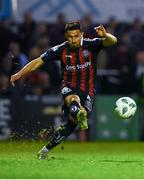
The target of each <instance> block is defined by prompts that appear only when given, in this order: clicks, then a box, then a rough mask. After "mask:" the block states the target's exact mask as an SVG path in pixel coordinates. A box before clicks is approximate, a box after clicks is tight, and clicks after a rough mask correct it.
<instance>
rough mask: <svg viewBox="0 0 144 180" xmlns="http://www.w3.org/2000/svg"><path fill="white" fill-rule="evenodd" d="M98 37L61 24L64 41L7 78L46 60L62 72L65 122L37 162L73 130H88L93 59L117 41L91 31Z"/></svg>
mask: <svg viewBox="0 0 144 180" xmlns="http://www.w3.org/2000/svg"><path fill="white" fill-rule="evenodd" d="M95 30H96V33H97V35H98V36H99V37H100V38H94V39H85V38H83V31H82V27H81V25H80V23H79V22H70V23H67V24H66V25H65V37H66V39H67V41H65V42H64V43H62V44H60V45H57V46H54V47H52V48H50V49H48V51H47V52H45V53H44V54H42V55H41V56H40V57H38V58H36V59H34V60H32V61H31V62H29V63H28V64H27V65H26V66H25V67H23V68H22V69H21V70H20V71H19V72H17V73H16V74H14V75H12V76H11V79H10V81H11V83H12V85H14V82H15V81H16V80H18V79H20V78H21V77H23V76H24V75H26V74H28V73H30V72H32V71H34V70H36V69H37V68H39V67H40V66H41V65H43V64H45V63H46V62H47V61H56V60H58V61H60V62H61V71H62V87H61V93H62V96H63V102H64V103H63V112H64V117H65V118H66V119H67V121H66V123H65V124H64V125H62V126H61V127H60V128H59V129H58V130H57V131H56V132H55V134H54V136H53V138H52V139H51V140H50V142H49V143H48V144H47V145H46V146H44V147H43V148H42V149H41V150H40V151H39V153H38V158H39V159H47V154H48V153H49V152H50V150H51V149H53V148H54V147H55V146H57V145H58V144H60V142H61V141H62V140H64V139H65V138H67V137H68V136H69V135H70V134H71V133H72V132H73V131H74V129H75V128H76V127H77V125H79V126H80V128H81V129H88V115H89V114H90V112H91V110H92V105H93V100H94V97H95V90H96V83H95V82H96V58H97V55H98V53H99V51H100V50H101V49H102V48H104V47H109V46H112V45H114V44H115V43H116V42H117V39H116V37H114V36H113V35H111V34H109V33H107V32H106V30H105V28H104V27H103V26H102V25H100V26H98V27H96V28H95Z"/></svg>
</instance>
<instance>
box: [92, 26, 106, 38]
mask: <svg viewBox="0 0 144 180" xmlns="http://www.w3.org/2000/svg"><path fill="white" fill-rule="evenodd" d="M94 29H95V30H96V33H97V34H98V36H100V37H106V35H107V32H106V29H105V28H104V26H103V25H100V26H98V27H95V28H94Z"/></svg>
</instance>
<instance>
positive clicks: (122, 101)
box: [115, 97, 137, 119]
mask: <svg viewBox="0 0 144 180" xmlns="http://www.w3.org/2000/svg"><path fill="white" fill-rule="evenodd" d="M136 109H137V105H136V103H135V101H134V100H133V99H132V98H130V97H121V98H119V99H118V100H117V101H116V107H115V111H116V113H117V114H118V115H119V116H120V117H121V118H123V119H129V118H131V117H132V116H134V115H135V113H136Z"/></svg>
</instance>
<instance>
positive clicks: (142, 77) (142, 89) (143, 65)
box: [135, 49, 144, 103]
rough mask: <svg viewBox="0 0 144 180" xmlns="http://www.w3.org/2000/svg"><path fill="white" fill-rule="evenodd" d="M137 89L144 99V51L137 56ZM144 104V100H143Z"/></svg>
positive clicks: (140, 51)
mask: <svg viewBox="0 0 144 180" xmlns="http://www.w3.org/2000/svg"><path fill="white" fill-rule="evenodd" d="M136 64H137V65H136V71H135V72H136V73H135V78H136V87H137V93H138V94H139V95H140V96H141V97H143V98H144V49H142V50H139V51H138V52H137V54H136ZM143 103H144V99H143Z"/></svg>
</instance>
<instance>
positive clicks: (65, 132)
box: [46, 120, 77, 150]
mask: <svg viewBox="0 0 144 180" xmlns="http://www.w3.org/2000/svg"><path fill="white" fill-rule="evenodd" d="M76 126H77V124H75V123H73V122H72V121H70V120H69V121H67V122H66V123H65V124H64V125H62V126H60V127H59V129H58V130H57V131H56V132H55V134H54V137H53V138H52V140H51V141H50V142H49V143H48V144H47V145H46V148H47V149H48V150H51V149H53V148H54V147H55V146H57V145H58V144H60V143H61V142H62V141H63V140H64V139H66V138H67V137H68V136H69V135H70V134H71V133H72V132H73V131H74V129H75V128H76Z"/></svg>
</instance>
